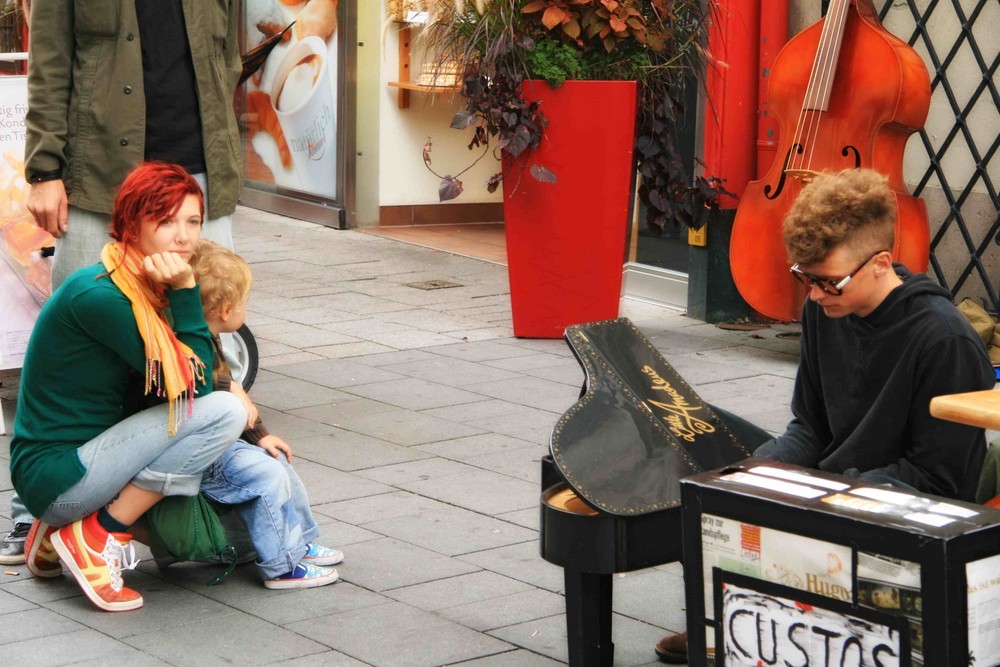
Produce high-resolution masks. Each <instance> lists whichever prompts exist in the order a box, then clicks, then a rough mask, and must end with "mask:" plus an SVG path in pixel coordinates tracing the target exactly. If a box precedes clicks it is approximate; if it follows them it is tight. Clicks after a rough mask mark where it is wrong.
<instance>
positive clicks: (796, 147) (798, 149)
mask: <svg viewBox="0 0 1000 667" xmlns="http://www.w3.org/2000/svg"><path fill="white" fill-rule="evenodd" d="M804 150H805V147H804V146H803V145H802V144H800V143H794V144H792V147H791V148H789V149H788V152H787V153H785V163H784V164H783V165H782V167H781V175H780V176H779V178H778V185H777V187H775V188H772V187H771V186H770V185H765V186H764V196H765V197H767V198H768V199H776V198H777V197H778V195H780V194H781V191H782V190H784V189H785V178H786V177H787V176H788V165H789V163H791V161H792V154H793V153H794V154H798V155H802V152H803V151H804ZM772 190H774V192H771V191H772Z"/></svg>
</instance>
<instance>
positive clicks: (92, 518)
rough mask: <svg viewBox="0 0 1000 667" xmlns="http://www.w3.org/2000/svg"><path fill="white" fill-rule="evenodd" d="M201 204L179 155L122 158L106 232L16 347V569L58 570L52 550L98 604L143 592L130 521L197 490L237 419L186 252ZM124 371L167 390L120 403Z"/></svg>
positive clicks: (242, 414)
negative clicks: (152, 403)
mask: <svg viewBox="0 0 1000 667" xmlns="http://www.w3.org/2000/svg"><path fill="white" fill-rule="evenodd" d="M203 207H204V203H203V198H202V193H201V189H200V188H199V186H198V183H197V181H195V180H194V179H193V178H191V176H190V175H189V174H188V173H187V172H185V171H184V170H183V169H182V168H180V167H177V166H174V165H168V164H163V163H148V164H145V165H142V166H140V167H138V168H137V169H136V170H135V171H133V172H132V173H131V174H130V175H129V176H128V178H126V179H125V182H124V183H123V184H122V187H121V190H120V191H119V193H118V196H117V198H116V200H115V207H114V212H113V213H112V218H111V233H110V235H111V237H112V239H113V241H112V242H110V243H108V244H107V245H106V246H105V247H104V249H103V250H102V252H101V257H100V262H99V263H97V264H94V265H93V266H90V267H86V268H83V269H80V270H79V271H77V272H75V273H73V274H72V275H71V276H70V277H69V278H68V279H67V280H66V282H65V283H64V284H63V286H62V287H61V288H60V289H59V290H57V291H56V292H55V293H54V294H53V295H52V297H51V298H50V299H49V300H48V302H47V303H46V304H45V306H44V307H43V308H42V310H41V312H40V313H39V316H38V320H37V322H36V324H35V328H34V330H33V331H32V334H31V339H30V341H29V343H28V349H27V352H26V356H25V359H24V366H23V369H22V373H21V386H20V389H19V392H18V401H17V414H16V417H15V422H14V438H13V440H12V441H11V447H10V449H11V457H10V468H11V477H12V479H13V481H14V488H15V489H16V490H17V493H18V495H19V496H20V497H21V499H22V500H23V501H24V503H25V504H26V505H27V507H28V509H29V510H30V511H31V513H32V514H33V515H34V516H36V517H41V518H40V520H36V521H35V522H34V525H33V526H32V530H31V532H30V533H29V535H28V539H27V541H26V543H25V556H26V557H27V565H28V569H29V570H31V572H32V573H33V574H35V575H36V576H41V577H55V576H59V574H60V573H61V567H60V560H61V561H62V564H63V565H65V566H66V568H67V569H68V570H69V571H70V572H71V573H72V574H73V576H74V577H75V578H76V581H77V583H79V585H80V587H81V588H82V589H83V592H84V593H85V594H86V596H87V597H88V598H89V599H90V600H91V602H93V603H94V604H96V605H97V606H98V607H100V608H101V609H104V610H106V611H126V610H130V609H138V608H139V607H141V606H142V596H141V595H140V594H139V593H138V592H136V591H134V590H131V589H129V588H127V587H125V586H124V585H123V582H122V576H121V573H122V570H125V569H131V568H134V567H135V564H136V562H137V561H136V559H135V556H134V550H133V549H132V548H131V543H130V542H131V536H130V535H128V534H127V531H128V528H129V526H131V525H132V524H133V523H134V522H135V521H136V519H138V518H139V517H140V516H142V515H143V513H145V512H146V510H148V509H149V508H150V507H152V506H153V505H154V504H155V503H156V502H157V501H158V500H160V499H161V498H163V497H164V496H167V495H182V496H191V495H195V494H196V493H198V488H199V483H200V479H201V475H202V472H203V471H204V470H205V469H206V468H208V466H209V465H211V464H212V462H214V461H215V459H216V458H218V456H219V455H220V454H221V453H222V452H223V451H225V450H226V448H228V447H229V446H230V445H231V444H232V443H233V441H234V440H236V438H238V437H239V435H240V432H241V431H242V430H243V429H244V428H245V426H246V421H247V413H246V409H245V408H244V407H243V404H242V402H241V401H240V400H239V398H237V397H236V396H235V395H233V394H231V393H229V392H221V391H220V392H215V393H213V392H212V375H211V369H212V365H213V347H212V335H211V333H210V332H209V330H208V327H207V326H206V324H205V320H204V316H203V315H202V309H201V299H200V297H199V292H198V286H197V285H196V284H195V280H194V276H193V273H192V271H191V267H190V266H189V265H188V262H189V261H190V259H191V256H192V254H193V251H194V247H195V245H196V244H197V242H198V239H199V236H200V234H201V222H202V214H203ZM95 260H96V258H95ZM168 311H169V317H168ZM131 371H138V372H140V373H143V374H144V375H145V377H146V391H147V393H155V394H157V395H160V396H163V397H164V398H165V399H166V402H164V403H163V404H161V405H158V406H156V407H153V408H150V409H148V410H143V411H141V412H137V413H135V414H131V415H130V414H127V413H126V408H125V407H124V406H126V405H129V404H134V401H127V400H126V396H125V393H126V387H127V386H128V385H129V383H128V382H127V378H128V376H129V373H130V372H131Z"/></svg>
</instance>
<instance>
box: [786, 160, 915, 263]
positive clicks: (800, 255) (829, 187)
mask: <svg viewBox="0 0 1000 667" xmlns="http://www.w3.org/2000/svg"><path fill="white" fill-rule="evenodd" d="M895 225H896V200H895V197H893V194H892V190H890V189H889V179H888V178H887V177H886V176H884V175H883V174H880V173H879V172H877V171H872V170H871V169H845V170H844V171H841V172H837V173H830V172H823V173H820V174H817V175H816V176H815V177H814V178H813V180H812V181H811V182H810V183H809V184H808V185H806V186H805V187H804V188H803V189H802V192H801V193H800V194H799V196H798V198H797V199H796V200H795V203H793V204H792V207H791V209H790V210H789V211H788V215H786V216H785V222H784V225H783V229H782V236H783V238H784V241H785V249H786V250H788V259H789V261H790V262H792V263H793V264H794V263H799V264H815V263H817V262H822V261H823V260H824V259H825V258H826V256H827V255H829V254H830V252H831V251H832V250H833V249H834V248H836V247H838V246H841V245H843V246H847V247H848V248H850V249H851V251H852V252H853V254H856V255H858V256H859V257H860V256H863V255H867V254H870V253H873V252H876V251H878V250H892V246H893V243H894V242H895Z"/></svg>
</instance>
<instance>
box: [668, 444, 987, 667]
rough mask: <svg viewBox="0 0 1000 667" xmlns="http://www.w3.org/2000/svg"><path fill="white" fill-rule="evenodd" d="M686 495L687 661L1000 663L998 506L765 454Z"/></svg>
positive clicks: (692, 486) (703, 479) (695, 481)
mask: <svg viewBox="0 0 1000 667" xmlns="http://www.w3.org/2000/svg"><path fill="white" fill-rule="evenodd" d="M681 500H682V504H683V509H682V525H683V534H684V578H685V593H686V598H687V624H688V651H689V655H690V664H691V665H710V664H715V665H727V666H728V665H738V666H744V665H746V666H750V665H753V666H757V665H795V666H805V665H809V666H810V667H818V666H821V667H827V666H829V667H834V666H841V665H851V666H855V665H865V666H869V665H870V666H872V667H876V666H879V665H885V666H889V665H894V666H895V665H899V666H904V665H916V666H922V665H927V666H928V667H932V666H937V665H973V666H975V667H986V666H988V665H1000V510H994V509H990V508H987V507H984V506H980V505H973V504H970V503H963V502H958V501H953V500H948V499H944V498H941V497H938V496H930V495H925V494H920V493H903V492H900V491H899V490H898V489H893V488H891V487H888V486H876V485H872V484H863V483H860V482H858V481H857V480H856V479H852V478H849V477H842V476H840V475H832V474H827V473H823V472H818V471H814V470H806V469H804V468H799V467H797V466H791V465H784V464H779V463H772V462H768V461H760V460H748V461H745V462H743V463H741V464H737V465H735V466H730V467H728V468H723V469H719V470H714V471H710V472H706V473H701V474H698V475H694V476H692V477H689V478H687V479H684V480H682V481H681Z"/></svg>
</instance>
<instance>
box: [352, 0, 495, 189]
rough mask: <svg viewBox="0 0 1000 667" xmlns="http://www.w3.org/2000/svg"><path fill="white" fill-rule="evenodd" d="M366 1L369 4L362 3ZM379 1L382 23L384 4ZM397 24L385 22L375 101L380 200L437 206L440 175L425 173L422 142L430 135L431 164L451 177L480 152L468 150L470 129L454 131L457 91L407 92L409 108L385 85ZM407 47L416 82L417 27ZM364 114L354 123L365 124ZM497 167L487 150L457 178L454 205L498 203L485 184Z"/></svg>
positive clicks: (393, 60) (393, 73)
mask: <svg viewBox="0 0 1000 667" xmlns="http://www.w3.org/2000/svg"><path fill="white" fill-rule="evenodd" d="M360 4H369V3H360ZM370 4H372V5H376V4H377V5H378V6H379V8H380V10H381V12H382V24H383V25H386V24H385V3H384V2H378V3H370ZM398 30H399V24H397V23H389V24H388V25H387V26H386V27H385V29H384V31H383V35H384V37H383V40H382V45H383V48H382V55H381V59H380V63H381V67H380V78H381V83H382V85H381V95H380V99H379V204H380V205H381V206H398V205H404V204H437V203H438V194H437V193H438V184H439V182H440V179H438V178H437V177H436V176H434V175H433V174H432V173H431V172H429V171H428V170H427V169H426V168H425V167H424V164H423V160H422V159H421V153H422V148H423V145H424V143H425V142H426V141H427V138H428V137H430V138H431V141H432V145H433V149H432V152H431V159H432V161H433V164H432V166H433V167H434V170H435V171H437V172H438V173H439V174H441V175H454V174H456V173H457V172H459V171H462V170H463V169H465V168H466V167H467V166H469V164H471V163H472V162H473V161H474V160H475V158H476V157H478V155H479V154H480V153H481V152H482V150H481V149H478V150H476V151H470V150H468V149H467V148H466V146H467V145H468V143H469V140H470V138H471V133H470V132H469V131H459V130H453V129H451V127H450V124H451V118H452V116H454V115H455V112H457V111H458V110H459V109H461V108H462V98H461V96H459V95H458V93H435V94H430V93H420V92H416V91H411V92H410V107H409V108H408V109H399V108H398V107H397V103H396V99H397V89H396V88H391V87H389V85H388V82H389V81H393V80H395V79H396V78H397V75H398V69H399V65H398V60H397V58H398V47H399V34H398ZM412 31H413V36H414V39H413V45H412V48H411V53H412V55H411V67H410V69H411V72H412V73H413V74H412V78H413V79H414V80H416V79H417V78H418V77H419V75H420V61H421V54H420V51H421V42H420V40H419V39H418V37H417V35H418V33H419V31H420V27H419V26H414V27H413V28H412ZM364 122H365V121H364V119H363V118H359V119H358V123H359V124H361V123H364ZM498 171H500V163H499V162H498V161H497V160H496V159H495V158H493V156H492V152H491V154H489V155H487V156H486V157H484V158H483V159H482V160H480V161H479V163H478V164H477V165H476V166H475V167H473V168H472V169H470V170H469V171H467V172H466V173H465V174H463V175H462V176H460V177H459V180H461V181H462V183H463V185H464V187H465V191H464V192H463V193H462V195H461V196H459V197H458V198H457V199H455V200H452V202H453V203H457V204H463V203H465V204H468V203H478V202H499V201H502V195H501V193H500V191H499V190H498V191H497V192H496V193H494V194H492V195H491V194H489V193H488V192H487V191H486V187H485V183H486V181H487V180H488V179H489V177H490V176H492V175H493V174H495V173H496V172H498Z"/></svg>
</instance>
